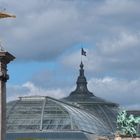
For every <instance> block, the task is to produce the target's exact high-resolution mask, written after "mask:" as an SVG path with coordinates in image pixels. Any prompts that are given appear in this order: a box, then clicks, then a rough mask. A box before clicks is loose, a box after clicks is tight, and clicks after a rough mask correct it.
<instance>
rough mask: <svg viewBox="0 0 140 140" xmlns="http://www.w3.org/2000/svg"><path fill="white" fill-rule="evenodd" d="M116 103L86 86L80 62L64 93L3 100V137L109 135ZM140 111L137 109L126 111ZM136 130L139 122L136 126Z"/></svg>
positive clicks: (34, 139)
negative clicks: (73, 82)
mask: <svg viewBox="0 0 140 140" xmlns="http://www.w3.org/2000/svg"><path fill="white" fill-rule="evenodd" d="M118 111H119V105H118V104H116V103H113V102H110V101H106V100H104V99H102V98H99V97H97V96H96V95H95V94H93V93H92V92H90V91H89V90H88V87H87V80H86V77H85V75H84V65H83V63H82V62H81V64H80V70H79V76H78V78H77V82H76V89H75V90H74V91H72V92H71V93H70V94H69V96H68V97H65V98H62V99H59V100H58V99H54V98H52V97H48V96H25V97H19V99H18V100H14V101H10V102H8V104H7V135H6V139H7V140H20V139H21V140H94V139H97V138H99V137H100V138H108V139H113V138H114V134H115V132H116V130H117V124H116V117H117V113H118ZM129 112H131V113H134V114H136V115H140V111H137V112H136V111H129ZM137 132H138V134H140V126H137Z"/></svg>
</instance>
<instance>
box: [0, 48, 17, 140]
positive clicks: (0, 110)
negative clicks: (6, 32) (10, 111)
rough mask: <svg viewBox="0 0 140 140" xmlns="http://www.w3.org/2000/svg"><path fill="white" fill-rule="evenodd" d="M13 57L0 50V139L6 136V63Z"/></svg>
mask: <svg viewBox="0 0 140 140" xmlns="http://www.w3.org/2000/svg"><path fill="white" fill-rule="evenodd" d="M13 59H15V57H14V56H13V55H11V54H10V53H8V52H5V51H0V140H5V138H6V81H7V80H8V79H9V75H8V74H7V64H8V63H9V62H10V61H12V60H13Z"/></svg>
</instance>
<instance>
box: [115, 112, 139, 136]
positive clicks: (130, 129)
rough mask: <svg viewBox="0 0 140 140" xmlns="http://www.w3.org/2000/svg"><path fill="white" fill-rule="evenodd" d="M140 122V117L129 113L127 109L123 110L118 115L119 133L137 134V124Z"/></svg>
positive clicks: (126, 134)
mask: <svg viewBox="0 0 140 140" xmlns="http://www.w3.org/2000/svg"><path fill="white" fill-rule="evenodd" d="M138 124H140V117H134V116H133V115H132V114H131V115H129V116H128V115H127V113H126V111H125V110H124V111H121V112H120V113H119V114H118V116H117V125H118V129H119V133H120V134H121V135H125V136H131V137H133V136H136V134H137V131H136V126H137V125H138Z"/></svg>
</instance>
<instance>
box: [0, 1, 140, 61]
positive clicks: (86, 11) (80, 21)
mask: <svg viewBox="0 0 140 140" xmlns="http://www.w3.org/2000/svg"><path fill="white" fill-rule="evenodd" d="M138 3H139V2H138V1H133V2H131V1H129V0H125V1H123V2H121V3H118V1H116V0H113V1H108V0H104V1H102V2H98V1H93V2H92V1H87V2H84V1H82V2H81V1H80V0H78V1H63V0H60V1H56V0H52V1H50V0H47V1H44V0H42V1H41V2H40V1H39V0H34V1H32V0H31V1H30V2H29V1H25V2H22V3H21V2H17V1H16V0H13V1H12V3H11V2H9V1H7V0H6V1H1V4H3V5H4V6H5V7H7V8H9V9H8V10H11V11H13V12H15V14H16V15H17V18H16V19H15V20H11V19H9V20H4V21H3V22H2V24H3V25H2V27H0V28H1V29H2V33H1V36H2V38H5V48H6V49H7V50H10V51H11V52H13V53H14V54H15V55H16V56H17V58H18V60H26V61H29V60H35V61H46V60H47V61H49V60H53V59H56V58H58V57H59V56H61V55H62V54H63V53H64V52H65V50H67V49H70V48H71V47H72V46H73V45H75V44H77V43H80V42H81V41H82V42H87V43H89V44H90V45H92V44H95V43H98V42H100V41H102V39H103V38H104V39H105V38H106V36H108V38H111V37H112V36H114V35H116V34H118V33H119V32H120V31H122V30H126V31H127V30H128V31H129V30H130V31H131V30H134V28H135V27H136V25H135V26H132V23H131V24H129V23H127V24H128V25H130V26H129V27H127V26H126V23H125V24H124V20H126V21H128V19H129V20H131V22H132V21H134V19H133V20H132V18H134V17H135V18H137V16H138V15H139V12H140V10H139V7H138ZM93 7H94V8H93ZM133 11H135V12H133ZM122 13H123V14H122ZM130 13H131V14H132V15H131V16H129V15H130ZM136 13H137V14H136ZM114 15H118V17H116V19H114ZM120 15H122V18H119V16H120ZM136 15H137V16H136ZM106 16H109V18H107V17H106ZM116 21H119V22H116ZM137 22H139V20H138V21H137ZM120 24H121V26H120ZM133 24H136V23H135V22H134V23H133ZM104 42H105V41H104ZM11 45H12V46H11Z"/></svg>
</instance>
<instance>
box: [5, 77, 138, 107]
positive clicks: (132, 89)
mask: <svg viewBox="0 0 140 140" xmlns="http://www.w3.org/2000/svg"><path fill="white" fill-rule="evenodd" d="M139 85H140V80H125V79H116V78H112V77H104V78H102V79H101V78H100V79H97V78H91V79H90V80H89V81H88V88H89V90H90V91H91V92H93V93H94V95H95V96H97V97H101V98H103V99H106V100H107V101H111V102H115V103H118V104H120V105H121V107H123V108H126V109H139V108H140V94H139V91H140V87H139ZM75 86H76V85H74V86H72V87H70V86H69V87H65V88H64V87H63V88H52V89H49V88H43V87H41V86H36V85H35V84H34V83H32V82H26V83H24V84H23V85H16V86H15V85H10V86H8V91H7V92H8V93H7V94H8V101H10V100H15V99H17V98H18V97H21V96H34V95H39V96H50V97H53V98H57V99H59V98H63V97H65V96H68V95H69V93H70V92H71V91H73V90H74V89H75Z"/></svg>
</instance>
